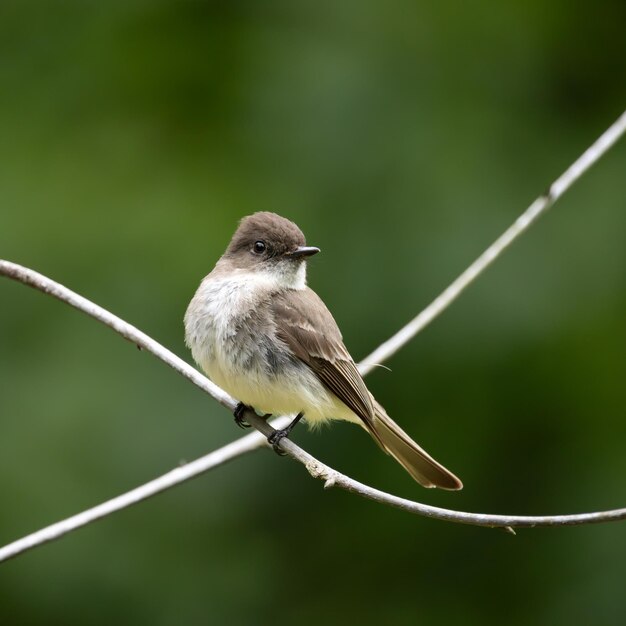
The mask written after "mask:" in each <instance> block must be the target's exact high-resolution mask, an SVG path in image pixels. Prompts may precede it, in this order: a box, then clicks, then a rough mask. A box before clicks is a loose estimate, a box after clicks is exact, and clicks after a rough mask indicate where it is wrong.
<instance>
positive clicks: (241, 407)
mask: <svg viewBox="0 0 626 626" xmlns="http://www.w3.org/2000/svg"><path fill="white" fill-rule="evenodd" d="M247 408H248V407H247V406H246V405H245V404H244V403H243V402H240V403H239V404H238V405H237V406H236V407H235V410H234V411H233V415H234V416H235V424H237V426H239V428H250V424H248V422H246V420H245V419H244V417H243V414H244V413H245V412H246V409H247Z"/></svg>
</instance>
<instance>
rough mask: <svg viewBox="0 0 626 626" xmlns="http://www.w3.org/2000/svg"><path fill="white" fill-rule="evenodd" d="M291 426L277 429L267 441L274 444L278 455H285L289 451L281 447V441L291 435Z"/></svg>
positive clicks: (271, 444) (273, 446)
mask: <svg viewBox="0 0 626 626" xmlns="http://www.w3.org/2000/svg"><path fill="white" fill-rule="evenodd" d="M290 430H291V429H289V428H280V429H279V430H275V431H274V432H273V433H272V434H271V435H270V436H269V437H268V438H267V443H269V444H270V446H272V448H273V449H274V452H276V454H278V456H285V455H286V454H287V453H286V452H285V451H284V450H283V449H282V448H281V447H280V442H281V441H282V440H283V439H284V438H285V437H288V436H289V431H290Z"/></svg>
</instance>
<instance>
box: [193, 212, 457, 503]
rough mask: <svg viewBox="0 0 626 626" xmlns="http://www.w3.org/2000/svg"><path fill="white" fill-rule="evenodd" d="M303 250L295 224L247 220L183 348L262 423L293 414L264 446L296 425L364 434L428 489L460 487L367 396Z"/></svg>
mask: <svg viewBox="0 0 626 626" xmlns="http://www.w3.org/2000/svg"><path fill="white" fill-rule="evenodd" d="M319 251H320V250H319V248H317V247H314V246H307V244H306V240H305V237H304V234H303V233H302V231H301V230H300V228H299V227H298V226H297V225H296V224H294V223H293V222H292V221H290V220H288V219H287V218H284V217H282V216H280V215H277V214H276V213H271V212H268V211H260V212H257V213H254V214H252V215H249V216H247V217H244V218H243V219H242V220H241V221H240V223H239V226H238V228H237V229H236V231H235V233H234V235H233V237H232V239H231V241H230V243H229V244H228V246H227V248H226V250H225V252H224V254H223V255H222V256H221V258H220V259H219V260H218V261H217V263H216V265H215V267H214V269H213V270H212V271H211V272H210V273H209V274H208V275H207V276H206V277H205V278H204V279H203V280H202V282H201V283H200V286H199V287H198V289H197V291H196V292H195V294H194V296H193V298H192V299H191V302H190V303H189V306H188V308H187V311H186V313H185V317H184V325H185V342H186V344H187V346H188V347H189V348H190V350H191V353H192V356H193V358H194V360H195V361H196V363H197V364H198V365H199V366H200V367H201V369H202V370H203V371H204V372H205V373H206V374H207V376H208V377H209V378H210V379H211V380H212V381H213V382H214V383H215V384H217V385H218V386H220V387H221V388H223V389H224V390H225V391H227V392H228V393H229V394H230V395H232V396H233V397H234V398H236V399H237V400H238V401H239V402H238V405H237V408H236V409H235V412H234V414H235V421H236V422H237V423H238V424H239V425H240V426H243V425H246V424H245V421H244V418H243V415H244V412H245V410H246V409H247V408H250V409H252V410H254V411H255V412H256V413H257V414H259V415H265V416H269V415H296V417H295V418H294V419H293V420H292V422H291V423H290V424H289V425H288V426H287V427H286V428H284V429H281V430H276V431H274V433H273V435H271V436H270V438H269V442H270V443H271V444H273V445H274V447H275V449H276V448H277V446H278V442H279V441H280V439H282V438H283V437H287V436H289V435H290V433H291V430H292V429H293V427H294V426H295V425H296V424H297V423H298V422H299V421H300V420H301V419H302V418H304V421H305V422H306V423H307V424H308V425H309V426H312V427H315V426H317V425H320V424H323V423H326V422H329V421H331V420H346V421H348V422H352V423H354V424H358V425H359V426H361V427H363V428H364V429H365V430H366V431H367V432H368V433H369V434H370V435H371V437H372V438H373V439H374V441H375V442H376V443H377V444H378V445H379V447H380V448H381V449H382V450H383V451H384V452H386V453H387V454H389V455H391V457H393V458H394V459H395V460H396V461H397V462H398V463H399V464H400V465H401V466H402V467H404V469H405V470H406V471H407V472H408V473H409V474H410V475H411V476H412V477H413V479H414V480H416V481H417V482H418V483H419V484H420V485H422V486H424V487H428V488H430V487H438V488H440V489H446V490H452V491H456V490H459V489H462V487H463V484H462V482H461V481H460V480H459V479H458V478H457V477H456V476H455V475H454V474H453V473H452V472H450V471H449V470H447V469H446V468H445V467H444V466H443V465H441V464H440V463H439V462H437V461H436V460H435V459H433V457H431V456H430V455H429V454H428V453H427V452H426V451H425V450H423V449H422V448H421V447H420V446H419V445H418V444H417V443H415V442H414V441H413V439H412V438H411V437H410V436H409V435H408V434H407V433H406V432H405V431H404V430H402V428H400V426H398V424H396V423H395V422H394V421H393V420H392V419H391V418H390V417H389V415H388V414H387V412H386V411H385V409H384V408H383V407H382V406H381V404H379V403H378V402H377V401H376V399H375V398H374V396H373V395H372V394H371V393H370V391H369V390H368V388H367V386H366V384H365V382H364V380H363V378H362V376H361V374H360V373H359V370H358V368H357V366H356V364H355V362H354V360H353V358H352V357H351V355H350V353H349V352H348V349H347V348H346V346H345V345H344V342H343V338H342V334H341V331H340V330H339V327H338V325H337V323H336V322H335V319H334V318H333V316H332V314H331V313H330V311H329V310H328V308H327V307H326V305H325V304H324V302H323V300H322V299H321V298H320V297H319V296H318V295H317V294H316V293H315V291H313V290H312V289H311V288H310V287H308V286H307V260H308V259H309V258H310V257H311V256H313V255H315V254H317V253H318V252H319Z"/></svg>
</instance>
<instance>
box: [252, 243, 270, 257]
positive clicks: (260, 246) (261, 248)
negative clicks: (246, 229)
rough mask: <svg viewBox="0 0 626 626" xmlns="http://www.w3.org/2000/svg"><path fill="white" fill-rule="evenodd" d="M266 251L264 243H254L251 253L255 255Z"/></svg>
mask: <svg viewBox="0 0 626 626" xmlns="http://www.w3.org/2000/svg"><path fill="white" fill-rule="evenodd" d="M266 249H267V246H266V245H265V242H264V241H255V242H254V245H253V246H252V251H253V252H254V253H255V254H263V253H264V252H265V250H266Z"/></svg>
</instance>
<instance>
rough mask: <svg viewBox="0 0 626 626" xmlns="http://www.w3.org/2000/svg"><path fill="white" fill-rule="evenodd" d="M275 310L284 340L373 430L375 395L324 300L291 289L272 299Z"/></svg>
mask: <svg viewBox="0 0 626 626" xmlns="http://www.w3.org/2000/svg"><path fill="white" fill-rule="evenodd" d="M272 309H273V313H274V320H275V322H276V326H277V331H278V336H279V337H280V339H282V340H283V341H284V342H285V343H286V344H287V345H288V346H289V348H290V349H291V350H292V351H293V353H294V354H295V355H296V356H297V357H298V358H299V359H300V360H301V361H303V362H304V363H306V364H307V365H308V366H309V367H310V368H311V369H312V370H313V372H315V374H316V375H317V377H318V378H319V379H320V381H321V382H322V383H323V384H324V385H325V386H326V387H327V388H328V389H329V390H330V391H332V392H333V393H334V394H335V395H336V396H337V397H338V398H339V399H340V400H341V401H342V402H343V403H344V404H346V405H347V406H348V407H349V408H350V409H352V411H354V412H355V413H356V414H357V415H358V416H359V417H360V418H361V419H362V420H363V421H364V422H365V424H366V426H368V430H371V429H372V424H373V421H374V406H373V404H372V396H371V394H370V392H369V391H368V389H367V387H366V386H365V382H364V381H363V378H362V377H361V374H359V370H358V369H357V367H356V365H355V364H354V361H353V360H352V357H351V356H350V353H349V352H348V350H347V349H346V347H345V345H344V344H343V339H342V337H341V332H340V331H339V328H338V326H337V323H336V322H335V320H334V318H333V316H332V315H331V313H330V311H329V310H328V309H327V308H326V305H325V304H324V302H323V301H322V300H321V298H320V297H319V296H318V295H317V294H316V293H315V292H314V291H313V290H311V289H309V288H306V289H303V290H297V291H296V290H290V291H286V292H283V293H281V294H279V295H278V296H276V297H275V298H274V299H273V300H272Z"/></svg>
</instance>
